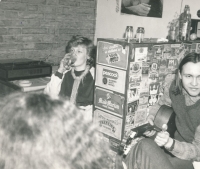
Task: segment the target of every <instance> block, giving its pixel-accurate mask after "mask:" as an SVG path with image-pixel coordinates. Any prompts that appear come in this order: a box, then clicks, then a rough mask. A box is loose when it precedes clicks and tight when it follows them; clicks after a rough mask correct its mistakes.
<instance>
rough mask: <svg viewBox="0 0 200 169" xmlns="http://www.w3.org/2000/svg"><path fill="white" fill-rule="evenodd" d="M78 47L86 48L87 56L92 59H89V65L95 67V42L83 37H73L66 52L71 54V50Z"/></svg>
mask: <svg viewBox="0 0 200 169" xmlns="http://www.w3.org/2000/svg"><path fill="white" fill-rule="evenodd" d="M78 45H83V46H85V47H86V50H87V54H88V56H89V57H90V59H88V61H87V64H88V65H90V66H94V61H95V55H96V48H95V47H94V44H93V41H92V40H90V39H89V38H87V37H84V36H81V35H75V36H72V38H71V39H70V40H69V41H68V43H67V46H66V48H65V52H66V53H70V51H71V48H72V47H77V46H78Z"/></svg>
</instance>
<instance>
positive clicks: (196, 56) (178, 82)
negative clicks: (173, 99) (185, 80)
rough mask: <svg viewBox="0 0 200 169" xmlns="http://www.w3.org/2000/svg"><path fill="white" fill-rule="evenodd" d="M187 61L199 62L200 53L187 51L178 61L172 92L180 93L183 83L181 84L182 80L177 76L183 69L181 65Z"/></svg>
mask: <svg viewBox="0 0 200 169" xmlns="http://www.w3.org/2000/svg"><path fill="white" fill-rule="evenodd" d="M188 62H192V63H198V62H200V54H197V53H194V52H192V53H188V54H187V55H186V56H185V57H184V58H183V59H182V60H181V62H180V64H179V67H178V70H177V72H176V79H175V85H176V87H175V91H173V92H174V94H176V95H177V94H181V93H182V88H183V85H182V80H181V79H180V77H179V75H178V74H179V72H180V73H181V72H182V70H183V66H184V65H185V64H186V63H188Z"/></svg>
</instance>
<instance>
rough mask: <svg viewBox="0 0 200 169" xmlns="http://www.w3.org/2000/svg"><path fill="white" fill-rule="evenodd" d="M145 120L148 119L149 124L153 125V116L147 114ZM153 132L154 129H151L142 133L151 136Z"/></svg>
mask: <svg viewBox="0 0 200 169" xmlns="http://www.w3.org/2000/svg"><path fill="white" fill-rule="evenodd" d="M147 121H148V123H149V124H151V125H152V126H153V125H154V123H153V121H154V116H152V115H149V116H148V117H147ZM155 133H156V131H155V130H151V131H146V132H144V135H145V136H147V137H151V136H153V135H154V134H155Z"/></svg>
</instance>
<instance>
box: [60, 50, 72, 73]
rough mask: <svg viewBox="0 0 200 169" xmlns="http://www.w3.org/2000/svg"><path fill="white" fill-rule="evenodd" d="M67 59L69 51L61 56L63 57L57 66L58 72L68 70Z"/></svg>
mask: <svg viewBox="0 0 200 169" xmlns="http://www.w3.org/2000/svg"><path fill="white" fill-rule="evenodd" d="M69 59H70V53H67V54H66V55H65V56H64V57H63V59H62V60H61V61H60V66H59V68H58V72H60V73H63V72H65V71H66V70H69V69H70V66H69V65H68V62H69Z"/></svg>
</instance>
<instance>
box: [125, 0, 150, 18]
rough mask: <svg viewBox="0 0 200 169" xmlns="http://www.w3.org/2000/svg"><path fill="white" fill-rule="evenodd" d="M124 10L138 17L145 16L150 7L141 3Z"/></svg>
mask: <svg viewBox="0 0 200 169" xmlns="http://www.w3.org/2000/svg"><path fill="white" fill-rule="evenodd" d="M126 9H128V10H129V11H132V12H133V13H136V14H138V15H140V16H147V15H148V13H149V11H150V9H151V5H148V4H145V3H141V4H139V5H136V6H130V7H126Z"/></svg>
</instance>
